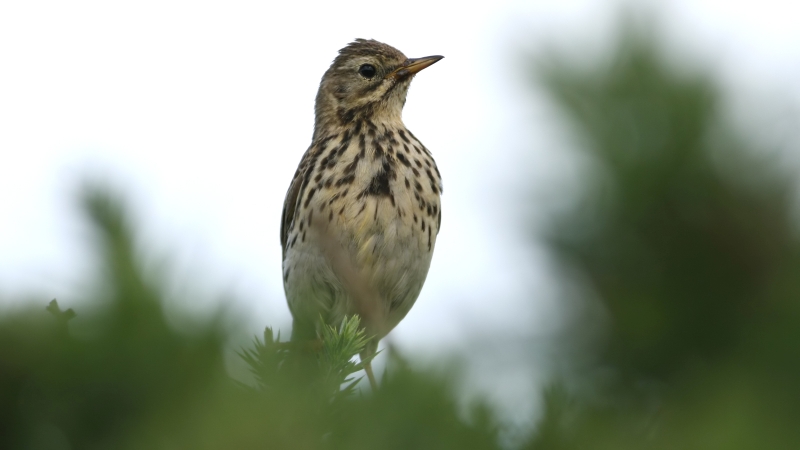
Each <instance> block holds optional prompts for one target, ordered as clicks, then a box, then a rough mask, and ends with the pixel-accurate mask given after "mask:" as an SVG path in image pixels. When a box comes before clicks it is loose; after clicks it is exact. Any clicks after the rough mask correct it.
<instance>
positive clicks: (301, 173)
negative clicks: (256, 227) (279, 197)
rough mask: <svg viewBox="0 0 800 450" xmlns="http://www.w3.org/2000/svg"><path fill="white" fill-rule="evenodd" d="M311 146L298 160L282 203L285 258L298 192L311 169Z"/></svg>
mask: <svg viewBox="0 0 800 450" xmlns="http://www.w3.org/2000/svg"><path fill="white" fill-rule="evenodd" d="M313 148H314V147H313V145H312V146H311V147H310V148H309V149H308V150H307V151H306V154H305V155H303V159H302V160H300V165H299V166H298V167H297V171H296V172H295V173H294V178H292V184H290V185H289V190H288V191H286V199H285V200H284V201H283V213H281V249H283V257H284V258H285V257H286V250H287V248H286V246H287V245H288V243H289V230H290V229H291V226H292V221H293V220H294V214H295V211H296V209H297V202H298V201H299V200H300V191H301V188H302V186H303V182H304V180H305V178H306V177H305V173H306V171H308V170H311V169H313V167H309V165H310V164H309V160H310V159H311V158H310V156H311V154H312V153H313V152H312V150H313Z"/></svg>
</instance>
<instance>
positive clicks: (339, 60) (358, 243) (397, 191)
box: [281, 39, 442, 385]
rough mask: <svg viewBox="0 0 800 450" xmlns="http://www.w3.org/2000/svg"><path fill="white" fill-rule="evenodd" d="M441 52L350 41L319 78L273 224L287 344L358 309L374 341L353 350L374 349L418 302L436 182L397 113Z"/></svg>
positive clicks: (435, 212) (429, 248) (431, 242)
mask: <svg viewBox="0 0 800 450" xmlns="http://www.w3.org/2000/svg"><path fill="white" fill-rule="evenodd" d="M439 59H441V56H432V57H427V58H419V59H408V58H406V57H405V55H403V54H402V53H401V52H400V51H398V50H397V49H395V48H393V47H391V46H389V45H386V44H382V43H380V42H377V41H374V40H363V39H357V40H356V41H355V42H353V43H351V44H349V45H348V46H347V47H345V48H343V49H342V50H340V51H339V55H338V56H337V57H336V59H335V60H334V61H333V64H332V65H331V67H330V68H329V69H328V70H327V71H326V72H325V75H324V76H323V77H322V81H321V83H320V88H319V92H318V94H317V100H316V109H315V111H316V121H315V125H314V135H313V139H312V143H311V146H310V147H309V148H308V150H307V151H306V153H305V155H304V156H303V158H302V160H301V161H300V165H299V167H298V169H297V171H296V172H295V175H294V178H293V180H292V183H291V185H290V187H289V190H288V192H287V194H286V201H285V203H284V208H283V217H282V220H281V246H282V247H283V279H284V288H285V290H286V296H287V300H288V303H289V309H290V310H291V312H292V316H293V317H294V327H293V332H292V339H293V340H303V339H313V338H314V337H315V334H316V327H317V326H318V325H319V323H318V322H319V318H320V317H322V319H323V320H324V321H325V322H326V323H328V324H339V323H340V322H341V320H342V319H343V318H344V316H346V315H352V314H358V315H359V316H360V317H361V320H362V325H363V326H364V327H365V328H366V330H367V333H368V334H369V335H371V336H374V337H375V338H374V339H373V340H372V341H371V342H370V344H369V345H368V348H367V349H366V350H365V352H364V354H362V356H367V355H371V354H373V353H374V352H375V350H376V349H377V345H378V341H379V340H380V339H381V338H383V337H384V336H385V335H386V334H387V333H388V332H389V331H391V330H392V328H394V327H395V326H396V325H397V323H399V322H400V320H401V319H402V318H403V317H405V315H406V313H408V311H409V309H410V308H411V306H412V305H413V304H414V302H415V301H416V299H417V296H418V295H419V292H420V290H421V289H422V285H423V283H424V281H425V277H426V276H427V273H428V267H429V266H430V261H431V256H432V255H433V249H434V247H435V245H436V236H437V234H438V233H439V227H440V225H441V209H442V208H441V203H440V195H441V192H442V184H441V178H440V174H439V170H438V168H437V167H436V163H435V162H434V160H433V156H431V153H430V151H428V149H427V148H425V146H424V145H422V143H421V142H420V141H419V140H418V139H417V138H416V137H415V136H414V135H413V134H412V133H411V132H410V131H408V129H406V128H405V125H403V122H402V119H401V113H402V109H403V105H404V104H405V99H406V93H407V91H408V87H409V85H410V83H411V79H412V78H413V77H414V75H415V74H416V73H417V72H419V71H420V70H422V69H423V68H425V67H427V66H429V65H431V64H433V63H434V62H436V61H438V60H439ZM367 374H368V375H369V377H370V381H371V382H372V383H373V385H374V377H373V375H372V371H371V368H369V367H368V370H367Z"/></svg>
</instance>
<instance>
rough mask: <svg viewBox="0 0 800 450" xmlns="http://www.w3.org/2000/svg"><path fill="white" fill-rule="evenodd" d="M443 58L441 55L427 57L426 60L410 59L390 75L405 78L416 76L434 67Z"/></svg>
mask: <svg viewBox="0 0 800 450" xmlns="http://www.w3.org/2000/svg"><path fill="white" fill-rule="evenodd" d="M442 58H444V56H441V55H433V56H426V57H424V58H409V59H407V60H406V61H405V62H404V63H403V65H402V66H400V67H398V68H397V69H396V70H394V71H393V72H392V73H390V74H389V76H390V77H398V78H405V77H407V76H409V75H414V74H415V73H417V72H419V71H420V70H422V69H424V68H426V67H428V66H430V65H432V64H433V63H435V62H437V61H439V60H440V59H442Z"/></svg>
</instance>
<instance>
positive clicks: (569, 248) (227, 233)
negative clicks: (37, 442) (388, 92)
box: [0, 1, 800, 442]
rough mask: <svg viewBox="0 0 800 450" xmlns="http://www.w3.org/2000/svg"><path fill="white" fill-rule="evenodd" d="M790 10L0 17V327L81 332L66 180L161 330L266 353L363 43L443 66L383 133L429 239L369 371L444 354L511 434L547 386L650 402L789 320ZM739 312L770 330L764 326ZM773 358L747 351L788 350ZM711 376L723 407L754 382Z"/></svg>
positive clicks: (290, 8) (205, 7)
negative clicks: (148, 297)
mask: <svg viewBox="0 0 800 450" xmlns="http://www.w3.org/2000/svg"><path fill="white" fill-rule="evenodd" d="M797 8H798V7H794V6H792V5H790V4H788V3H787V2H780V1H766V2H759V3H758V4H750V3H747V4H745V3H744V2H742V3H741V4H740V3H736V2H717V1H692V2H689V1H673V2H655V1H650V2H629V3H619V2H611V1H564V2H545V1H539V2H536V1H531V2H492V3H491V4H476V5H470V6H466V5H463V4H456V3H437V2H418V3H415V2H413V1H409V2H403V3H402V4H397V3H386V4H383V3H375V2H363V3H344V2H336V3H332V2H320V3H318V4H316V3H293V4H290V3H284V4H267V3H255V2H254V3H248V2H234V3H230V2H228V3H225V4H223V3H216V4H212V3H202V4H200V3H196V2H195V3H191V2H152V3H148V2H137V3H136V4H130V5H119V4H110V3H107V2H72V3H70V4H61V3H56V2H53V3H47V2H25V3H22V2H16V3H8V4H4V5H2V6H0V60H2V71H0V80H1V81H0V123H1V124H2V129H1V130H0V211H2V214H3V216H2V217H3V220H2V221H0V308H2V310H3V311H12V310H18V309H20V308H23V307H25V306H26V305H28V304H30V302H40V303H41V304H42V305H44V304H46V302H47V301H49V300H50V299H51V298H58V299H59V304H60V305H62V306H63V307H65V308H66V307H70V308H74V309H76V310H77V311H79V318H80V317H83V316H82V315H80V311H81V310H82V309H83V310H87V309H88V310H90V308H91V305H92V302H91V300H90V298H91V296H89V295H87V294H86V292H87V286H89V285H91V282H92V280H93V279H94V277H95V276H96V272H97V269H98V266H101V265H102V260H101V259H99V258H98V257H97V256H96V255H95V254H94V253H92V252H91V251H89V250H88V249H90V248H91V246H88V245H87V244H88V243H91V242H93V241H92V237H91V236H92V234H91V233H92V232H91V228H90V227H88V226H87V223H86V220H85V218H84V217H83V215H82V213H81V209H80V208H79V207H78V205H79V202H78V200H77V198H78V197H79V193H80V191H81V187H82V186H83V181H84V180H86V179H87V178H91V179H94V180H98V179H99V180H100V181H101V182H103V183H106V184H108V185H110V186H114V187H115V188H117V190H118V191H121V192H123V193H124V198H125V199H126V200H127V202H128V204H129V205H130V210H131V214H130V217H131V220H132V221H133V226H134V228H135V229H136V231H137V234H136V246H137V248H138V249H139V251H141V253H142V255H143V256H142V257H143V267H145V271H146V272H148V273H150V275H157V276H158V277H160V279H161V280H162V282H163V284H164V289H165V298H166V302H165V306H164V308H165V310H166V313H167V317H168V318H169V320H170V321H171V323H172V324H173V325H174V326H176V327H181V326H183V327H186V326H187V325H186V324H185V322H186V320H185V316H186V315H188V316H191V317H207V316H212V317H213V316H219V315H220V314H222V313H220V309H219V308H220V305H222V306H223V307H224V310H225V311H226V312H225V314H228V315H230V316H231V317H236V318H237V319H236V324H237V327H236V330H235V332H232V336H234V337H231V343H230V345H229V347H230V348H233V347H236V345H239V344H240V343H241V342H242V341H241V339H248V338H249V337H250V336H252V335H253V334H258V333H260V332H261V330H263V328H264V326H267V325H270V326H273V327H277V328H281V329H283V330H285V331H284V332H288V330H289V325H290V316H289V313H288V309H287V308H286V306H285V301H284V297H283V289H282V285H281V277H280V273H281V271H280V248H279V244H278V229H279V217H280V211H281V206H282V203H283V198H284V194H285V190H286V188H287V186H288V184H289V181H290V179H291V176H292V174H293V173H294V170H295V168H296V165H297V163H298V161H299V159H300V157H301V155H302V153H303V152H304V151H305V149H306V148H307V146H308V144H309V142H310V136H311V130H312V126H313V100H314V96H315V94H316V88H317V84H318V82H319V78H320V77H321V75H322V73H323V72H324V71H325V69H326V68H327V67H328V65H329V63H330V61H331V60H332V59H333V57H334V56H335V54H336V51H337V50H338V49H339V48H341V47H342V46H343V45H345V44H346V43H347V42H350V41H351V40H352V39H353V38H356V37H364V38H375V39H377V40H381V41H383V42H387V43H389V44H391V45H394V46H396V47H397V48H399V49H400V50H402V51H403V52H405V53H406V54H407V55H409V56H411V57H416V56H425V55H429V54H442V55H445V59H444V60H443V61H442V62H440V63H439V64H437V65H435V66H433V67H431V68H430V69H428V70H426V71H424V72H423V73H421V74H420V76H418V77H417V78H416V79H415V81H414V83H413V87H412V88H411V91H410V93H409V98H408V102H407V105H406V108H405V110H404V120H405V122H406V125H407V126H408V127H409V128H410V129H411V130H412V131H413V132H414V133H415V135H417V136H418V137H419V138H420V139H421V140H422V141H423V142H425V144H426V146H427V147H428V148H430V149H431V150H432V152H433V154H434V157H435V158H436V160H437V163H438V165H439V167H440V169H441V172H442V175H443V178H444V186H445V191H444V199H443V210H444V214H443V220H442V222H443V223H442V233H441V234H440V236H439V241H438V246H437V249H436V254H435V257H434V260H433V265H432V267H431V271H430V273H429V276H428V281H427V283H426V285H425V288H424V290H423V293H422V295H421V296H420V298H419V300H418V302H417V304H416V305H415V307H414V309H413V310H412V311H411V313H410V314H409V315H408V317H407V318H406V319H405V320H404V321H403V323H402V324H401V325H400V326H399V327H398V328H397V329H396V330H395V331H393V333H392V334H391V336H389V337H388V338H387V339H386V341H385V343H384V344H385V345H391V346H393V347H396V348H397V349H398V351H399V352H400V353H401V354H404V355H407V356H408V355H413V357H414V359H416V360H418V361H438V360H441V359H446V358H451V357H453V355H458V357H460V358H462V362H461V363H460V364H461V366H460V367H461V369H460V372H462V374H461V378H460V382H459V383H460V385H461V390H462V392H465V393H466V394H465V395H467V396H478V397H488V399H489V402H490V404H491V405H493V407H494V409H495V411H496V412H497V414H498V415H499V417H500V420H501V421H502V422H503V423H511V424H513V425H514V426H518V427H520V428H522V429H526V424H528V423H530V422H531V421H532V420H538V419H540V418H541V417H542V416H543V415H546V414H548V413H547V411H551V410H552V409H553V408H554V406H553V405H556V407H557V406H558V405H560V403H559V401H558V400H557V398H558V395H560V394H559V392H560V391H558V389H556V390H555V391H543V390H542V389H543V387H544V386H547V385H549V384H550V383H552V382H553V380H554V379H557V380H562V381H563V382H564V383H565V384H570V383H572V382H575V384H576V385H583V384H582V382H581V381H580V380H579V379H580V378H581V377H580V376H578V375H579V374H583V375H586V374H590V378H592V379H593V380H594V381H597V380H598V379H599V380H602V383H600V384H603V385H605V384H610V385H616V384H620V383H621V384H624V380H638V381H636V383H638V384H637V386H640V385H642V384H644V385H645V387H644V388H641V389H642V390H643V391H645V392H646V397H647V398H651V397H653V398H658V397H659V395H661V393H662V391H660V390H659V389H661V388H660V387H659V386H661V383H667V385H669V383H671V382H672V381H673V380H674V379H675V378H673V377H678V378H680V377H681V376H687V375H686V373H687V372H686V371H685V370H684V369H685V367H686V361H687V360H690V361H693V363H692V364H694V362H696V361H701V363H702V362H703V361H707V359H708V358H712V359H713V358H714V357H718V356H719V355H727V356H730V355H731V354H738V353H737V352H739V351H740V350H741V348H740V346H739V344H741V342H752V341H753V339H752V336H751V335H749V334H748V331H743V330H745V329H748V330H750V332H752V330H751V328H753V327H754V326H753V325H752V324H751V323H750V322H749V318H753V317H756V318H758V320H759V321H762V322H763V321H769V320H772V319H771V318H774V316H777V317H793V316H792V314H790V313H789V312H787V311H794V310H792V309H791V305H792V301H791V300H793V299H795V298H796V297H793V295H794V294H793V293H794V292H795V291H794V290H793V289H794V288H790V287H786V286H791V282H790V281H787V280H790V279H791V275H792V274H794V273H796V272H794V271H793V270H792V268H793V267H794V265H793V262H792V261H794V260H793V258H794V256H793V253H792V252H793V251H795V250H793V248H794V247H793V245H796V221H797V208H796V202H795V201H794V198H795V197H796V190H797V183H796V181H794V180H795V179H796V172H797V168H798V165H797V164H798V154H800V153H798V152H797V150H798V144H797V143H798V142H800V139H799V137H800V136H798V134H800V125H798V124H799V123H800V108H799V107H798V105H800V81H798V80H800V44H799V43H800V29H798V27H796V24H795V20H794V19H795V18H796V17H797V16H798V12H800V11H798V9H797ZM634 43H638V44H634ZM653 124H655V125H653ZM659 124H660V125H659ZM709 142H710V143H709ZM674 150H681V152H678V153H674V154H673V153H672V152H673V151H674ZM683 150H685V152H684V151H683ZM632 155H636V156H632ZM693 155H694V156H693ZM697 155H702V156H697ZM742 155H745V156H742ZM703 158H708V159H709V161H712V162H711V163H706V162H702V163H701V162H698V161H699V160H701V159H702V160H703V161H705V159H703ZM764 167H766V168H764ZM774 168H779V169H780V170H774ZM637 174H642V175H637ZM675 180H677V181H675ZM720 180H722V181H720ZM726 180H727V181H726ZM730 180H734V181H735V183H733V185H734V186H735V187H729V186H728V184H726V183H729V182H730ZM740 185H742V186H744V187H741V186H740ZM626 193H639V196H635V195H634V196H629V195H628V194H626ZM687 199H689V200H691V201H687ZM676 218H677V219H676ZM687 224H689V225H687ZM698 229H700V230H705V232H706V234H703V233H701V232H696V230H698ZM748 233H752V234H748ZM714 236H719V239H715V238H713V237H714ZM752 236H757V237H756V238H753V239H750V237H752ZM758 236H761V237H758ZM762 237H763V239H762ZM737 245H740V246H741V248H739V247H737ZM682 246H685V247H682ZM678 248H686V249H688V250H693V251H686V252H678V251H677V250H676V251H674V252H672V251H671V249H678ZM765 249H766V250H765ZM783 252H785V253H786V254H785V255H784V253H783ZM709 255H711V256H709ZM776 255H777V256H776ZM786 255H788V256H786ZM712 256H717V257H718V258H714V257H712ZM726 261H732V262H731V263H730V264H728V265H725V264H723V263H724V262H726ZM774 261H780V263H778V262H774ZM786 261H789V262H786ZM784 263H785V264H784ZM776 273H777V274H779V275H780V276H777V275H775V274H776ZM773 276H776V277H777V278H776V279H777V280H778V281H776V279H773ZM672 281H674V283H672ZM706 282H709V283H711V284H710V286H712V287H708V286H707V284H706ZM714 283H716V284H714ZM737 283H738V284H737ZM781 283H784V284H781ZM718 287H719V289H718ZM723 287H724V288H723ZM784 287H786V289H783V288H784ZM781 289H783V290H781ZM776 292H777V293H776ZM687 293H691V295H688V294H687ZM773 294H774V296H775V298H778V300H770V301H767V300H763V299H765V298H772V297H770V295H773ZM754 298H755V299H757V300H758V301H756V300H753V299H754ZM759 301H764V302H767V303H768V304H769V305H772V306H774V305H782V306H774V307H772V306H771V307H770V309H769V314H766V313H765V314H766V315H765V316H763V317H762V316H760V315H759V314H760V313H759V312H758V311H759V307H758V306H757V305H759V304H761V303H759ZM754 302H755V304H756V306H754V304H753V303H754ZM784 306H785V307H786V308H789V309H788V310H784V309H781V308H783V307H784ZM795 312H796V311H795ZM720 318H721V319H720ZM717 319H720V320H721V322H720V323H721V324H722V325H719V324H716V325H715V323H716V320H717ZM76 320H80V319H76ZM759 323H761V322H759ZM705 324H709V325H707V326H706V325H705ZM717 325H719V326H717ZM790 328H791V327H790V326H788V325H787V327H786V328H785V329H784V328H780V327H776V329H780V330H788V329H790ZM609 329H610V330H612V331H611V332H609V331H608V330H609ZM758 336H762V335H761V334H758ZM795 337H796V336H793V335H791V334H786V335H778V336H773V337H772V338H771V339H774V341H775V342H772V343H771V344H770V345H767V344H766V343H765V344H764V345H765V346H767V347H769V348H776V349H779V350H780V349H781V348H782V347H781V345H778V344H780V343H783V344H785V345H786V346H787V351H788V350H790V349H794V347H793V345H794V342H796V341H795V340H793V339H794V338H795ZM765 339H766V338H765ZM756 340H757V339H756ZM770 342H771V341H770ZM776 343H777V344H776ZM776 351H778V350H776ZM745 353H746V352H745ZM748 354H749V353H748ZM781 354H783V353H781ZM648 355H651V357H648ZM652 355H656V356H652ZM235 359H236V358H235V356H230V352H229V356H228V363H227V364H228V366H229V370H230V371H232V372H236V368H235V366H236V364H237V363H236V361H235ZM383 361H384V362H385V358H384V359H383ZM734 361H739V362H741V361H743V360H739V359H734ZM384 362H382V359H381V358H380V357H379V358H378V360H377V361H376V363H377V364H379V365H381V364H383V363H384ZM701 363H698V364H701ZM703 364H704V363H703ZM748 364H750V365H752V364H755V363H752V362H748ZM734 365H735V364H734ZM756 365H757V364H756ZM765 367H766V366H765ZM769 367H770V369H769V370H767V369H765V370H766V371H767V372H769V373H773V372H775V371H778V370H779V369H777V368H776V367H781V369H780V370H782V371H784V373H786V374H789V373H792V372H791V371H790V370H788V369H786V368H785V367H783V366H781V364H777V363H776V364H775V365H773V366H769ZM773 369H774V370H773ZM720 370H722V369H720ZM676 373H677V374H676ZM725 373H729V372H725ZM730 373H733V372H730ZM735 373H736V374H737V376H735V377H728V378H725V380H726V381H727V382H729V383H731V384H732V385H736V383H743V384H747V383H746V382H745V381H742V380H743V379H747V377H748V376H752V377H754V378H756V379H758V380H762V379H765V378H764V377H761V376H760V375H753V374H747V375H741V374H740V373H739V372H735ZM695 375H696V374H693V375H691V377H694V376H695ZM706 375H707V376H708V377H709V379H712V377H711V375H708V374H706ZM739 375H741V376H739ZM787 376H788V375H787ZM640 377H641V378H640ZM620 379H622V380H623V381H620ZM576 380H577V381H576ZM642 380H645V381H642ZM583 382H585V380H583ZM651 385H655V386H656V387H654V388H652V389H651V387H652V386H651ZM699 386H700V388H702V387H703V386H706V385H703V384H700V385H699ZM570 389H572V388H570ZM575 389H578V388H575ZM612 390H613V389H612ZM745 391H747V390H746V389H745ZM543 392H550V394H542V393H543ZM553 392H555V394H554V393H553ZM747 392H750V391H747ZM753 392H756V391H753ZM757 392H760V391H757ZM548 395H549V397H548ZM607 395H610V394H607ZM626 395H627V394H626ZM752 395H754V396H756V397H759V394H758V393H753V394H752ZM598 396H600V397H602V396H601V395H599V394H598ZM720 396H724V395H723V394H720ZM623 397H625V396H623ZM554 398H556V400H554ZM626 398H627V397H626ZM548 399H549V400H548ZM637 401H638V400H637ZM548 402H549V403H548ZM653 403H658V401H656V400H653ZM711 403H712V404H713V403H714V402H713V401H711ZM733 403H736V402H735V401H734V402H733ZM756 403H757V402H756ZM741 404H743V405H749V403H747V401H742V402H741ZM737 405H739V404H738V403H737ZM684 406H685V405H684ZM742 407H744V406H742ZM548 408H549V409H548ZM647 408H655V409H658V408H657V407H656V406H652V405H650V404H649V403H648V405H647ZM551 416H552V414H550V415H549V416H546V417H551ZM785 417H790V415H788V413H787V414H786V415H785ZM587 420H588V419H587ZM589 422H591V420H589ZM545 423H549V422H545ZM591 423H594V422H591ZM725 423H726V426H727V423H728V422H725ZM555 428H558V426H555ZM612 428H613V427H612ZM587 429H589V430H594V429H593V428H591V427H590V426H587ZM507 434H509V435H513V432H508V433H507ZM507 439H509V442H510V441H513V438H507ZM543 439H544V438H543ZM543 442H544V441H543Z"/></svg>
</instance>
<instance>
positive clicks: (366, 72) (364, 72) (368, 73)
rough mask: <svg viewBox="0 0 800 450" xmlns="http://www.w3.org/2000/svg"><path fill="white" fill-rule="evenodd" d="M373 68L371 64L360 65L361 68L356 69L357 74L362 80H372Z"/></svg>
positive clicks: (374, 71)
mask: <svg viewBox="0 0 800 450" xmlns="http://www.w3.org/2000/svg"><path fill="white" fill-rule="evenodd" d="M376 72H377V71H376V70H375V66H373V65H372V64H362V65H361V67H359V68H358V74H359V75H361V76H362V77H364V78H372V77H374V76H375V73H376Z"/></svg>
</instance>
